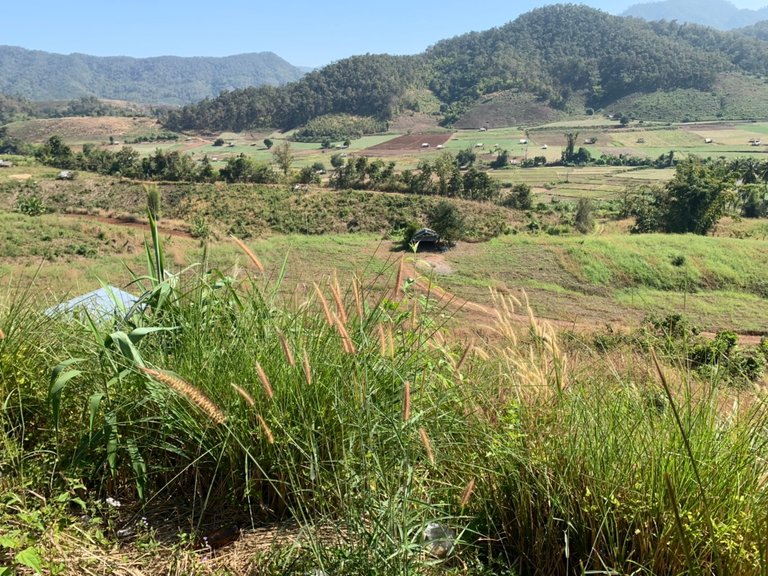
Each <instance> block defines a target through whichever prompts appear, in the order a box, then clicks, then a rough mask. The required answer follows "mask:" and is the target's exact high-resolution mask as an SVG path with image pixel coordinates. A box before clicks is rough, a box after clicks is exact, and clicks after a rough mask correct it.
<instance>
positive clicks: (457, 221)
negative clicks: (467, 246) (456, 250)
mask: <svg viewBox="0 0 768 576" xmlns="http://www.w3.org/2000/svg"><path fill="white" fill-rule="evenodd" d="M428 222H429V227H430V228H432V230H434V231H435V232H437V233H438V234H439V235H440V241H441V242H445V243H446V244H448V245H449V246H450V245H453V244H455V243H456V242H457V241H459V240H461V239H462V237H463V236H464V231H465V222H464V216H463V215H462V214H461V212H460V211H459V209H458V208H457V207H456V206H455V205H453V204H451V203H450V202H448V201H446V200H443V201H441V202H438V203H437V204H436V205H435V206H434V208H432V209H431V210H430V211H429V216H428Z"/></svg>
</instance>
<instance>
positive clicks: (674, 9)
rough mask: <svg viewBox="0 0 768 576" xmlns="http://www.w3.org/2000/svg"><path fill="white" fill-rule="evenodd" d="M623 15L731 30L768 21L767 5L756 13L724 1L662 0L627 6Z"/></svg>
mask: <svg viewBox="0 0 768 576" xmlns="http://www.w3.org/2000/svg"><path fill="white" fill-rule="evenodd" d="M622 16H634V17H636V18H643V19H644V20H667V21H672V20H677V21H678V22H690V23H693V24H703V25H704V26H710V27H712V28H716V29H718V30H732V29H734V28H743V27H745V26H751V25H752V24H756V23H757V22H760V21H761V20H768V6H766V7H765V8H760V9H759V10H746V9H739V8H736V6H734V5H733V4H731V3H730V2H728V1H727V0H664V1H663V2H645V3H642V4H635V5H634V6H630V7H629V8H628V9H627V10H626V11H625V12H624V13H623V14H622Z"/></svg>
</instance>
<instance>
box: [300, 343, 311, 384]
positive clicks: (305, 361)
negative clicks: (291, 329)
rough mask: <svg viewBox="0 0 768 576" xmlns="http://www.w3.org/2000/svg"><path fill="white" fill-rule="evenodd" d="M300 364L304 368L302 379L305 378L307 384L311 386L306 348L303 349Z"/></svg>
mask: <svg viewBox="0 0 768 576" xmlns="http://www.w3.org/2000/svg"><path fill="white" fill-rule="evenodd" d="M302 366H303V368H304V380H306V381H307V384H309V385H310V386H311V385H312V366H311V365H310V364H309V354H307V349H306V348H305V349H304V355H303V358H302Z"/></svg>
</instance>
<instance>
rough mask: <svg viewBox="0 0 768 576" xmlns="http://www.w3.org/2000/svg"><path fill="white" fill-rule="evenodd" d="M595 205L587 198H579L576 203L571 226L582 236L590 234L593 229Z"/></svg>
mask: <svg viewBox="0 0 768 576" xmlns="http://www.w3.org/2000/svg"><path fill="white" fill-rule="evenodd" d="M594 212H595V205H594V204H593V203H592V200H590V199H589V198H579V201H578V202H577V203H576V214H575V215H574V217H573V224H574V226H575V227H576V230H578V231H579V232H581V233H582V234H586V233H587V232H590V231H591V230H592V229H593V228H594V227H595V216H594Z"/></svg>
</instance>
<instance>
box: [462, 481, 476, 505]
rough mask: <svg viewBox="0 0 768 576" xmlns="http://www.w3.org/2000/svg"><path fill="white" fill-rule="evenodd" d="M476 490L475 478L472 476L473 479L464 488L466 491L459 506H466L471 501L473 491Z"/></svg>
mask: <svg viewBox="0 0 768 576" xmlns="http://www.w3.org/2000/svg"><path fill="white" fill-rule="evenodd" d="M474 491H475V479H474V478H472V480H470V481H469V482H468V483H467V486H466V487H465V488H464V493H463V494H462V495H461V503H460V504H459V506H461V507H462V508H464V507H465V506H466V505H467V504H468V503H469V499H470V497H471V496H472V492H474Z"/></svg>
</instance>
